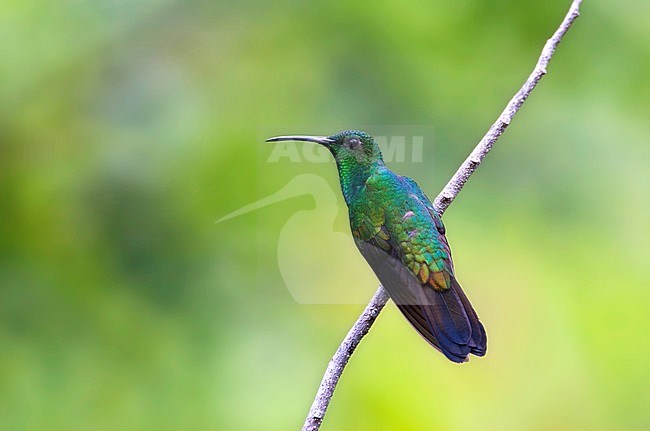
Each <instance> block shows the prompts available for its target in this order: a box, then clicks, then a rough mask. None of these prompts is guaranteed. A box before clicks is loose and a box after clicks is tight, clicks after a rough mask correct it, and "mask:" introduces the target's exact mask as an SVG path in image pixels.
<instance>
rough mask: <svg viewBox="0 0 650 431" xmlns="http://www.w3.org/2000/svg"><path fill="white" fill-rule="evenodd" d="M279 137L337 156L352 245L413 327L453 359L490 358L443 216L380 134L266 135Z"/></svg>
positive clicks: (482, 330)
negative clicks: (395, 165)
mask: <svg viewBox="0 0 650 431" xmlns="http://www.w3.org/2000/svg"><path fill="white" fill-rule="evenodd" d="M279 141H306V142H314V143H316V144H320V145H322V146H324V147H325V148H327V149H328V150H329V152H330V153H331V154H332V156H333V157H334V160H335V161H336V166H337V169H338V173H339V182H340V185H341V191H342V193H343V198H344V199H345V203H346V204H347V207H348V214H349V217H350V230H351V231H352V236H353V237H354V242H355V244H356V246H357V248H358V249H359V251H360V252H361V254H362V255H363V257H364V258H365V259H366V261H367V262H368V264H369V265H370V268H371V269H372V270H373V272H374V273H375V275H376V276H377V278H378V279H379V281H380V282H381V284H382V285H383V286H384V288H385V289H386V291H387V292H388V295H389V296H390V297H391V299H392V300H393V301H394V302H395V304H396V305H397V307H398V308H399V310H400V311H401V312H402V314H403V315H404V316H405V317H406V319H407V320H408V321H409V322H410V323H411V325H412V326H413V328H415V330H416V331H417V332H418V333H419V334H420V335H421V336H422V337H423V338H424V339H425V340H426V341H428V342H429V344H431V345H432V346H433V347H434V348H435V349H437V350H439V351H440V352H442V353H443V354H444V355H445V356H446V357H447V358H448V359H449V360H451V361H453V362H456V363H461V362H466V361H468V360H469V355H470V354H473V355H476V356H483V355H485V353H486V351H487V336H486V333H485V329H484V328H483V325H482V324H481V321H480V320H479V318H478V315H477V314H476V312H475V311H474V308H473V307H472V304H471V303H470V302H469V300H468V299H467V296H466V295H465V293H464V292H463V290H462V289H461V287H460V284H459V283H458V281H457V279H456V274H455V272H454V264H453V262H452V259H451V250H450V248H449V243H448V242H447V238H446V236H445V226H444V224H443V223H442V220H441V218H440V215H439V214H438V213H437V211H436V210H435V209H434V207H433V205H432V204H431V201H430V200H429V198H428V197H427V196H426V195H425V194H424V192H423V191H422V189H421V188H420V187H419V186H418V185H417V183H416V182H415V181H414V180H412V179H411V178H408V177H404V176H401V175H398V174H396V173H395V172H393V171H391V170H390V169H388V168H387V167H386V165H385V164H384V160H383V157H382V154H381V151H380V149H379V146H378V145H377V142H376V141H375V139H374V138H373V137H372V136H371V135H369V134H368V133H366V132H363V131H360V130H347V131H343V132H339V133H337V134H334V135H331V136H277V137H273V138H269V139H267V140H266V142H279Z"/></svg>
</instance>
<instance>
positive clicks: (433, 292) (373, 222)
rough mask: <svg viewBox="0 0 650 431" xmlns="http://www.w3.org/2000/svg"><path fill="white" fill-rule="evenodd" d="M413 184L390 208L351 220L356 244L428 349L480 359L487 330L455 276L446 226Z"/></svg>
mask: <svg viewBox="0 0 650 431" xmlns="http://www.w3.org/2000/svg"><path fill="white" fill-rule="evenodd" d="M399 179H400V181H402V179H403V177H400V178H399ZM414 184H415V183H414V182H412V180H411V183H405V184H403V185H404V186H406V187H404V190H406V194H405V195H404V196H402V199H400V197H399V196H394V200H393V201H392V204H391V205H389V206H388V207H380V206H379V205H372V206H371V208H372V209H371V210H368V211H366V213H364V214H359V216H358V217H355V218H354V219H353V223H352V227H353V235H354V237H355V242H356V244H357V247H358V248H359V250H360V251H361V253H362V255H363V256H364V257H365V258H366V260H367V261H368V263H369V264H370V266H371V268H372V269H373V271H374V272H375V274H376V275H377V277H378V278H379V280H380V281H381V283H382V285H383V286H384V287H385V288H386V291H387V292H388V293H389V295H390V296H391V298H392V299H393V301H395V303H396V305H397V306H398V308H399V309H400V311H402V313H403V314H404V316H405V317H406V318H407V320H408V321H409V322H410V323H411V324H412V325H413V327H414V328H415V329H416V330H417V331H418V332H419V333H420V334H421V335H422V336H423V337H424V338H425V339H426V340H427V341H428V342H429V343H430V344H432V345H433V346H434V347H435V348H436V349H438V350H440V351H441V352H442V353H443V354H444V355H445V356H446V357H447V358H449V359H450V360H451V361H454V362H464V361H466V360H467V357H468V355H469V354H470V353H472V354H475V355H478V356H482V355H484V354H485V352H486V344H487V338H486V336H485V330H484V328H483V325H482V324H481V322H480V321H479V319H478V316H477V315H476V312H475V311H474V309H473V308H472V306H471V304H470V302H469V300H468V299H467V297H466V296H465V294H464V292H463V291H462V289H461V287H460V285H459V284H458V282H457V281H456V278H455V276H454V272H453V263H452V261H451V252H450V250H449V245H448V243H447V239H446V238H445V236H444V226H443V225H442V221H441V220H440V217H439V216H438V214H437V213H436V212H435V210H433V206H431V204H430V202H429V201H428V199H427V198H426V196H425V195H424V193H422V191H421V190H419V188H417V185H416V186H415V187H416V188H417V193H414V192H413V190H411V189H412V188H413V185H414ZM425 199H426V201H425ZM427 203H428V206H429V207H430V210H429V208H428V207H427Z"/></svg>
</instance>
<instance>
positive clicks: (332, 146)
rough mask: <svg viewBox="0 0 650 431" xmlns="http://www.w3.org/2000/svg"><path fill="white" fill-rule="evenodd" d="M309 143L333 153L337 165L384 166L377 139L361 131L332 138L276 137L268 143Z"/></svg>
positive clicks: (347, 131)
mask: <svg viewBox="0 0 650 431" xmlns="http://www.w3.org/2000/svg"><path fill="white" fill-rule="evenodd" d="M278 141H307V142H315V143H317V144H321V145H323V146H324V147H325V148H327V149H328V150H329V152H330V153H332V156H334V159H335V160H336V162H337V164H339V165H341V164H344V165H350V166H370V165H374V164H376V163H382V164H383V158H382V155H381V151H380V150H379V146H378V145H377V142H376V141H375V139H374V138H373V137H372V136H370V135H369V134H368V133H366V132H362V131H361V130H345V131H343V132H339V133H336V134H334V135H331V136H276V137H274V138H269V139H267V140H266V142H278Z"/></svg>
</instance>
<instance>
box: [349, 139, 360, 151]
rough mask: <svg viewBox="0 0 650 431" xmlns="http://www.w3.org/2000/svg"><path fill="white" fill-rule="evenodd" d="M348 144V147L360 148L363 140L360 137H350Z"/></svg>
mask: <svg viewBox="0 0 650 431" xmlns="http://www.w3.org/2000/svg"><path fill="white" fill-rule="evenodd" d="M347 144H348V147H350V148H351V149H353V150H356V149H357V148H359V146H361V141H360V140H359V138H350V139H348V140H347Z"/></svg>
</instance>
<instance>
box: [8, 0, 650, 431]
mask: <svg viewBox="0 0 650 431" xmlns="http://www.w3.org/2000/svg"><path fill="white" fill-rule="evenodd" d="M569 3H570V2H569V1H568V0H562V1H559V0H553V1H545V2H539V1H538V2H522V1H514V0H509V1H506V0H502V1H465V0H462V1H451V0H448V1H444V0H434V1H406V2H404V1H401V2H400V1H387V2H372V1H361V2H343V1H340V2H320V1H317V2H297V1H280V2H262V1H250V2H223V1H217V2H212V1H207V0H202V1H197V0H190V1H188V0H186V1H175V0H162V1H139V2H135V1H128V0H124V1H117V0H111V1H99V0H97V1H86V0H76V1H72V0H69V1H53V2H52V1H36V0H22V1H17V0H8V1H7V0H6V1H3V2H2V3H0V53H1V56H0V109H1V114H0V187H1V189H0V190H1V193H0V241H1V242H0V244H1V248H0V256H1V257H0V259H1V260H0V429H2V430H290V429H298V428H299V426H300V425H301V423H302V420H303V418H304V415H305V414H306V412H307V409H308V408H309V405H310V404H311V401H312V398H313V395H314V393H315V390H316V387H317V385H318V382H319V381H320V378H321V375H322V372H323V370H324V368H325V366H326V364H327V362H328V361H329V358H330V355H331V354H332V353H333V351H334V350H335V348H336V347H337V346H338V343H339V341H340V340H341V338H342V337H343V336H344V334H345V333H346V332H347V330H348V329H349V327H350V325H351V323H352V322H353V321H354V320H355V319H356V317H357V316H358V314H359V312H360V311H361V309H362V307H363V306H362V305H359V304H356V305H305V304H299V303H297V302H296V301H295V300H294V299H293V297H292V296H291V295H290V294H289V292H288V291H287V289H286V287H285V286H284V284H283V279H282V277H281V274H280V270H279V267H278V257H277V253H278V237H279V233H280V231H281V229H282V228H283V226H284V224H285V223H286V222H287V220H288V218H289V217H291V215H292V214H294V213H296V212H297V211H300V210H304V209H310V208H314V202H313V199H310V198H309V196H301V197H296V198H294V199H289V200H286V201H283V202H281V203H277V204H275V205H273V206H271V207H267V208H264V209H260V210H259V211H257V212H255V213H250V214H247V215H244V216H241V217H239V218H236V219H231V220H228V221H226V222H222V223H217V224H215V221H216V220H218V219H220V218H221V217H222V216H224V215H226V214H228V213H230V212H232V211H234V210H236V209H238V208H240V207H242V206H244V205H246V204H249V203H251V202H254V201H256V200H257V199H259V198H260V197H263V196H266V195H268V194H271V193H273V192H275V191H277V190H279V189H281V188H282V187H283V186H284V185H285V184H286V183H287V182H288V181H290V180H291V178H294V177H295V176H296V175H298V174H301V173H309V172H314V173H317V174H318V175H321V176H322V177H323V178H325V179H326V180H327V182H328V183H329V184H331V185H332V187H336V185H337V183H336V182H337V179H336V173H335V169H334V167H333V166H332V165H331V164H313V163H308V162H304V163H291V162H289V161H286V160H285V161H282V162H280V163H275V164H268V163H264V160H266V158H267V157H268V155H269V154H270V153H271V151H272V147H271V146H270V144H269V145H268V146H267V145H263V144H262V143H261V142H262V140H263V139H264V138H266V137H268V136H271V135H275V134H283V133H311V134H330V133H333V132H335V131H338V130H341V129H347V128H356V127H359V126H360V125H368V124H371V125H372V124H374V125H395V124H397V125H410V124H417V125H427V126H431V127H433V128H435V149H432V148H425V156H426V157H425V160H424V163H412V164H401V165H399V166H394V167H395V168H396V169H397V170H399V171H400V172H401V173H403V174H408V175H410V176H413V177H415V178H416V179H417V180H418V182H419V183H420V184H421V185H422V186H423V188H424V189H425V190H426V191H427V192H428V193H429V195H430V196H432V197H433V196H435V195H436V193H437V192H438V191H439V190H440V188H441V187H442V186H443V185H444V184H445V182H446V181H447V179H448V178H449V177H450V175H451V174H452V173H453V172H454V171H455V169H456V168H457V167H458V165H459V164H460V162H461V161H462V160H463V159H464V158H465V156H466V155H467V154H468V153H469V151H470V150H471V149H472V148H473V146H474V145H475V144H476V143H477V141H478V140H479V139H480V137H481V136H482V135H483V133H484V132H485V131H486V130H487V128H488V126H489V125H490V124H491V122H492V121H493V120H494V119H495V118H496V117H497V115H498V113H499V112H500V111H501V109H502V108H503V107H504V105H505V103H506V102H507V101H508V99H509V98H510V97H511V96H512V95H513V94H514V92H515V91H516V90H517V89H518V88H519V86H520V85H521V83H522V82H523V81H524V79H525V78H526V76H527V75H528V73H529V72H530V71H531V70H532V67H533V65H534V63H535V61H536V59H537V56H538V55H539V52H540V50H541V47H542V46H543V44H544V42H545V40H546V39H547V38H548V37H549V36H550V35H551V33H552V32H553V31H554V30H555V28H556V27H557V25H558V24H559V22H560V21H561V19H562V17H563V16H564V14H565V13H566V11H567V9H568V6H569ZM582 10H583V13H582V17H581V18H580V19H579V20H578V21H577V22H576V24H575V26H574V27H573V28H572V29H571V30H570V32H569V34H568V35H567V37H566V39H565V40H564V42H562V44H561V45H560V47H559V50H558V52H557V53H556V57H555V58H554V59H553V61H552V62H551V66H550V68H549V75H548V76H547V77H546V78H544V80H542V82H541V83H540V85H539V87H538V88H537V90H536V91H535V92H534V93H533V95H532V97H531V98H530V100H529V101H528V103H527V104H526V105H525V106H524V108H523V109H522V111H521V112H520V114H519V116H518V117H517V118H516V119H515V121H514V122H513V123H512V125H511V126H510V128H509V129H508V130H507V132H506V133H505V135H504V136H503V138H502V139H501V140H500V141H499V143H498V144H497V146H496V147H495V149H494V151H493V153H491V154H490V155H489V156H488V158H487V159H486V162H485V163H484V164H483V166H481V168H480V169H479V171H478V172H477V173H476V175H475V176H474V177H473V178H472V179H471V180H470V182H469V184H468V186H467V187H466V189H465V190H464V191H463V192H462V193H461V195H460V197H459V199H457V201H456V202H455V203H454V204H453V205H452V207H451V208H450V209H449V211H448V212H447V213H446V215H445V222H446V224H447V228H448V232H449V239H450V241H451V244H452V248H453V249H454V254H455V260H456V268H457V271H458V273H459V275H460V279H461V281H462V283H463V285H464V286H465V288H466V290H467V292H468V294H469V296H470V297H471V298H472V302H473V303H474V305H475V306H476V308H477V310H478V312H479V314H480V316H481V318H482V320H483V321H484V323H485V325H486V327H487V329H488V335H489V338H490V344H489V351H488V355H487V356H486V357H485V358H483V359H474V360H472V361H471V362H470V363H469V364H464V365H462V366H457V365H454V364H451V363H449V362H448V361H446V360H445V359H444V358H443V357H442V355H440V354H439V353H437V352H435V351H434V350H433V349H431V348H430V347H429V346H428V345H427V344H426V343H425V342H423V341H422V339H420V338H419V336H418V335H417V334H416V333H415V331H413V330H412V329H411V328H410V327H409V325H408V324H407V323H406V321H405V320H404V319H403V318H402V317H401V316H400V315H399V314H398V311H397V310H396V309H395V307H394V306H393V305H392V304H391V305H389V306H387V308H386V310H385V311H384V312H383V313H382V315H381V317H380V318H379V319H378V321H377V323H376V325H375V326H374V328H373V329H372V331H371V333H370V334H369V336H368V337H367V338H366V339H365V340H364V341H363V343H362V344H361V346H360V348H359V349H358V351H357V353H356V354H355V355H354V357H353V359H352V361H351V363H350V364H349V366H348V369H347V370H346V373H345V375H344V376H343V379H342V381H341V383H340V386H339V388H338V390H337V392H336V394H335V397H334V399H333V402H332V405H331V406H330V410H329V412H328V415H327V417H326V420H325V422H324V425H323V427H322V429H323V430H424V429H427V430H430V429H444V430H467V429H477V430H647V429H650V367H649V365H648V362H649V359H648V358H649V356H650V342H649V341H648V338H649V337H648V330H649V329H650V320H649V317H648V309H649V307H650V290H649V287H650V270H649V267H650V265H649V263H650V262H649V261H650V223H649V222H650V204H649V197H650V172H649V171H650V169H649V168H650V145H649V144H650V127H649V123H648V118H649V114H650V112H649V109H648V101H649V100H650V85H649V84H648V76H649V74H650V52H649V50H648V41H649V40H650V26H648V16H649V15H648V14H649V13H650V7H649V4H648V3H643V2H634V1H631V0H623V1H617V2H616V3H615V4H614V3H612V2H606V1H603V0H597V1H593V0H585V2H584V4H583V8H582ZM369 131H370V132H373V130H372V129H371V130H369ZM431 154H433V155H434V156H435V157H434V156H431ZM336 196H337V199H338V203H339V208H340V211H339V213H338V214H337V217H336V220H335V223H334V229H335V230H336V231H339V232H347V226H346V212H345V208H344V205H343V203H342V200H341V198H340V196H339V193H338V191H337V195H336ZM315 220H320V219H315ZM331 231H332V228H331V226H322V223H317V222H315V223H313V229H312V233H311V235H310V236H307V237H306V238H305V239H307V240H308V242H310V243H312V244H313V246H312V247H314V248H315V249H317V248H318V246H319V242H320V241H322V240H323V236H324V235H327V234H329V232H331ZM349 245H350V246H349V247H348V248H346V249H343V250H333V251H332V253H336V254H342V255H344V256H349V259H350V260H351V262H358V268H359V271H360V272H362V273H363V274H364V275H363V277H364V280H365V283H363V286H360V287H359V288H360V289H365V290H366V291H367V292H369V293H368V295H369V294H370V292H372V291H373V290H374V288H375V286H376V281H375V280H374V278H373V277H372V275H371V274H370V273H369V272H368V271H367V269H366V267H365V264H364V262H363V261H362V260H361V258H360V257H359V256H358V255H357V252H356V250H354V246H353V245H352V242H350V244H349ZM294 253H295V256H296V259H297V260H296V261H298V259H299V258H300V257H301V256H304V255H307V256H309V255H310V253H312V251H310V250H304V249H299V248H298V249H295V250H294ZM322 265H323V266H327V265H328V262H327V261H325V262H323V263H322ZM364 271H365V272H364ZM346 278H347V275H346V274H345V273H342V272H341V271H336V270H335V269H333V270H331V271H329V276H328V277H325V278H318V279H314V280H312V281H313V287H314V289H317V290H318V289H328V288H329V287H330V286H335V285H340V284H341V283H342V282H344V279H346Z"/></svg>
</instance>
